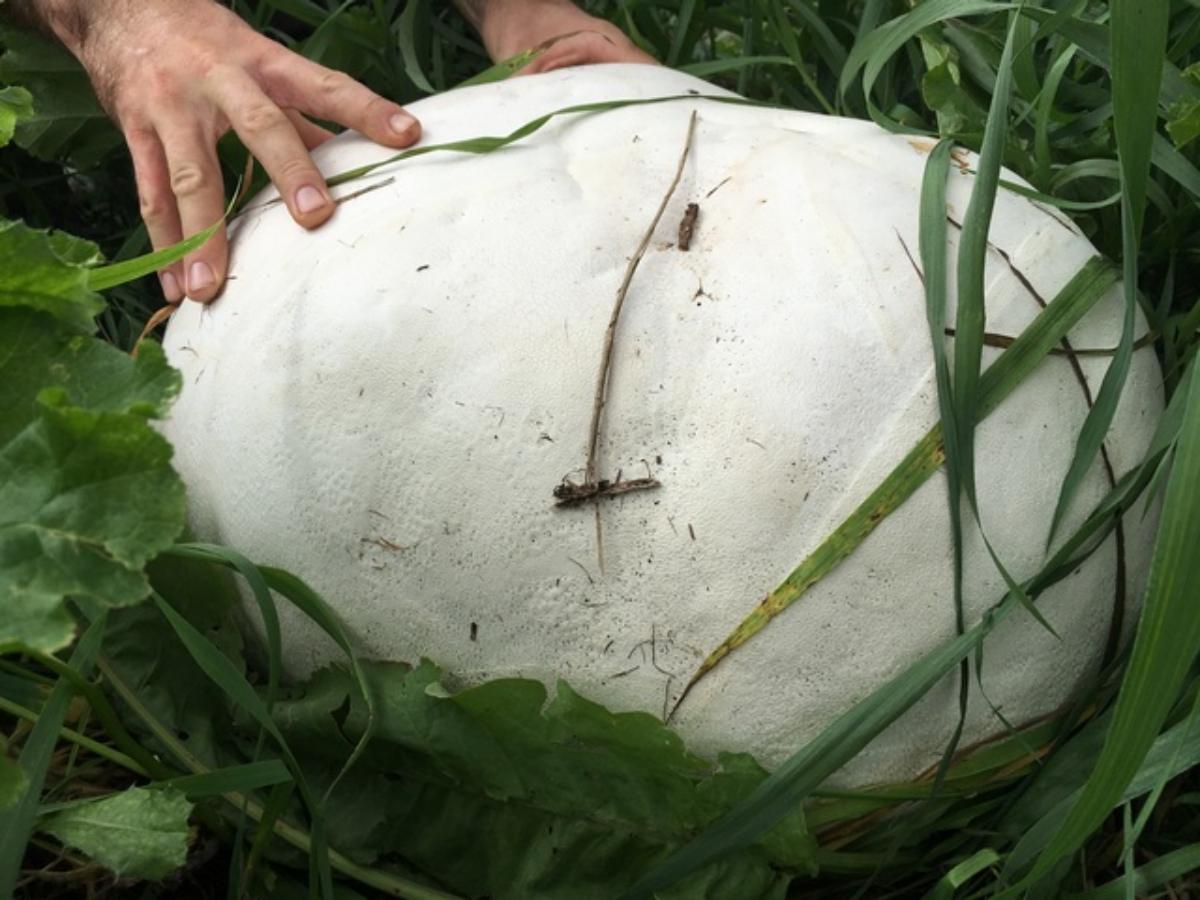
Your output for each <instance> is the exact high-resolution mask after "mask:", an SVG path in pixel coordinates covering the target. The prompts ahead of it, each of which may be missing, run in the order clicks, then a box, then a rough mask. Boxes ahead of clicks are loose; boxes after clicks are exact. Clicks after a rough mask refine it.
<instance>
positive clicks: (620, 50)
mask: <svg viewBox="0 0 1200 900" xmlns="http://www.w3.org/2000/svg"><path fill="white" fill-rule="evenodd" d="M457 5H458V6H459V7H460V9H463V11H464V13H467V14H468V18H471V17H472V16H471V15H470V13H471V12H475V13H476V21H475V25H476V27H477V28H478V30H479V33H480V36H481V37H482V38H483V42H484V45H485V46H486V47H487V50H488V55H489V56H491V57H492V59H493V60H497V61H499V60H503V59H508V58H510V57H512V56H515V55H517V54H518V53H521V52H523V51H526V50H531V49H534V48H536V47H542V46H544V47H545V50H543V51H542V52H541V53H540V54H539V55H538V56H537V58H536V59H534V60H533V61H532V62H531V63H530V64H529V65H527V66H525V67H524V68H523V69H521V70H520V72H518V74H520V75H531V74H534V73H536V72H549V71H552V70H554V69H562V68H565V67H567V66H578V65H585V64H587V63H620V62H625V63H648V64H652V65H653V64H657V62H658V61H657V60H656V59H654V57H652V56H650V55H649V54H648V53H645V52H643V51H642V50H641V49H639V48H638V47H637V45H636V44H634V43H633V41H631V40H630V39H629V37H628V36H627V35H626V34H625V33H624V32H623V31H621V29H620V28H618V27H617V26H615V25H613V24H612V23H611V22H606V21H605V20H604V19H599V18H596V17H595V16H591V15H588V14H587V13H585V12H584V11H583V10H582V9H580V8H579V7H577V6H576V5H575V4H574V3H571V2H570V0H462V2H459V3H458V4H457ZM471 7H474V8H475V9H471Z"/></svg>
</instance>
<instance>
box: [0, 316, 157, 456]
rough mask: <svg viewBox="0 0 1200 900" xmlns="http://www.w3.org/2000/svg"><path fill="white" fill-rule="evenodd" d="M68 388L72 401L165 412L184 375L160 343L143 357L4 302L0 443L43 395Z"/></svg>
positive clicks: (142, 413) (106, 408)
mask: <svg viewBox="0 0 1200 900" xmlns="http://www.w3.org/2000/svg"><path fill="white" fill-rule="evenodd" d="M47 388H57V389H61V390H62V391H64V392H65V394H66V403H67V404H68V405H70V406H74V407H79V408H80V409H85V410H89V411H91V412H97V413H99V412H108V413H122V414H128V415H131V416H136V417H140V418H157V417H160V416H162V415H164V414H165V413H166V411H167V408H168V406H169V405H170V403H171V401H172V400H174V398H175V396H176V395H177V394H178V393H179V388H180V378H179V373H178V372H176V371H175V370H174V369H172V368H171V367H170V366H169V365H167V361H166V357H165V356H164V354H163V352H162V348H161V347H160V346H159V345H158V344H154V343H147V344H146V345H145V346H144V347H143V348H142V352H141V353H139V354H138V356H137V358H136V359H134V358H131V357H130V356H128V355H127V354H125V353H122V352H121V351H119V350H118V349H117V348H116V347H113V346H112V345H111V344H107V343H104V342H103V341H98V340H95V339H94V338H90V337H84V336H82V335H71V334H63V333H62V332H61V331H60V330H59V329H58V328H56V327H55V326H54V323H53V322H52V321H51V320H50V319H49V318H48V317H46V316H44V315H41V314H39V313H36V312H32V311H30V310H24V309H4V308H0V447H2V446H4V445H5V444H7V443H8V442H9V441H10V440H12V439H13V438H14V437H15V436H16V435H17V434H18V433H19V432H21V431H22V430H23V429H25V428H26V427H27V426H28V425H29V424H30V423H31V422H32V421H33V420H34V419H35V418H36V417H37V415H38V409H39V405H38V403H37V397H38V394H39V393H40V392H41V391H43V390H45V389H47Z"/></svg>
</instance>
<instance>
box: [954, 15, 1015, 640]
mask: <svg viewBox="0 0 1200 900" xmlns="http://www.w3.org/2000/svg"><path fill="white" fill-rule="evenodd" d="M1016 21H1017V19H1016V17H1015V16H1014V17H1013V20H1012V22H1011V23H1010V25H1009V30H1008V38H1007V40H1006V41H1005V42H1004V53H1003V55H1002V56H1001V57H1000V65H999V68H998V69H997V72H996V88H995V93H994V95H993V97H992V104H991V107H990V108H989V109H988V117H987V125H986V127H985V129H984V136H983V147H982V149H981V150H980V153H979V162H978V163H977V165H976V173H975V180H974V184H973V186H972V188H971V199H970V201H969V202H968V204H967V213H966V216H965V217H964V219H963V225H962V236H961V237H960V239H959V245H958V266H957V284H958V309H957V315H956V317H955V330H954V423H955V426H956V427H957V429H958V441H957V443H958V450H959V456H958V460H957V464H958V468H959V479H960V481H961V484H962V490H963V493H964V494H965V495H966V497H967V499H968V500H969V501H970V502H971V504H972V506H974V505H975V423H976V421H977V420H978V410H977V407H978V406H979V402H980V401H979V390H980V386H979V382H980V370H981V366H982V364H983V332H984V325H985V322H986V309H985V306H984V268H985V262H986V260H987V252H988V230H989V227H990V225H991V221H992V209H993V208H994V206H995V203H996V191H997V189H998V184H997V182H998V181H999V179H1000V164H1001V162H1002V159H1003V156H1004V141H1005V135H1006V134H1007V131H1008V105H1009V97H1010V95H1011V93H1012V56H1013V34H1014V33H1015V26H1016ZM956 502H957V500H956ZM959 615H960V617H961V610H960V612H959Z"/></svg>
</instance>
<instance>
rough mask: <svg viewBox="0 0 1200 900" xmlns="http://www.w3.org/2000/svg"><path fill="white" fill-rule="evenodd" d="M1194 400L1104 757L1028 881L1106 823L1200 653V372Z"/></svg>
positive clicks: (1194, 376) (1194, 369) (1195, 373)
mask: <svg viewBox="0 0 1200 900" xmlns="http://www.w3.org/2000/svg"><path fill="white" fill-rule="evenodd" d="M1189 379H1190V385H1189V396H1188V404H1187V409H1186V411H1185V413H1184V421H1183V425H1182V427H1181V429H1180V432H1179V438H1178V443H1177V445H1176V450H1175V460H1174V463H1173V465H1172V468H1171V474H1170V477H1169V480H1168V482H1167V488H1166V497H1165V500H1164V503H1163V513H1162V520H1161V524H1160V526H1159V532H1158V537H1157V539H1156V541H1155V546H1154V557H1153V560H1152V562H1151V566H1150V581H1149V584H1148V585H1147V588H1146V600H1145V605H1144V608H1143V611H1142V619H1141V622H1140V623H1139V625H1138V632H1137V636H1136V638H1135V639H1134V645H1133V651H1132V655H1131V657H1130V660H1129V666H1128V668H1127V670H1126V673H1125V677H1124V679H1123V680H1122V682H1121V692H1120V694H1119V695H1118V697H1117V705H1116V709H1115V712H1114V714H1113V722H1112V726H1111V727H1110V728H1109V731H1108V735H1107V738H1106V740H1105V744H1104V749H1103V750H1102V751H1101V754H1100V759H1099V760H1098V761H1097V763H1096V768H1095V769H1094V770H1093V772H1092V774H1091V776H1090V777H1089V778H1088V781H1087V784H1086V785H1085V786H1084V788H1083V791H1082V793H1081V795H1080V796H1079V798H1078V800H1077V801H1076V802H1075V804H1074V805H1073V806H1072V808H1071V810H1070V813H1069V814H1068V816H1067V818H1066V821H1065V822H1063V824H1062V826H1061V828H1060V829H1059V830H1058V832H1057V833H1056V835H1055V837H1054V839H1053V840H1052V841H1051V842H1050V843H1049V845H1048V846H1047V847H1046V848H1045V850H1043V851H1042V854H1041V856H1040V857H1039V858H1038V861H1037V863H1036V864H1035V866H1034V868H1033V871H1032V872H1031V874H1030V876H1029V878H1028V880H1030V881H1032V880H1035V879H1036V878H1038V877H1039V876H1041V875H1044V874H1045V873H1046V872H1048V871H1049V870H1050V868H1051V867H1052V866H1053V865H1054V864H1056V863H1057V862H1058V861H1059V860H1060V859H1062V858H1063V857H1065V856H1066V855H1067V854H1069V853H1072V852H1073V851H1074V850H1075V849H1076V848H1077V847H1078V846H1079V845H1080V844H1081V843H1082V842H1083V841H1084V840H1085V839H1086V838H1087V836H1088V834H1090V833H1091V832H1092V830H1093V829H1094V828H1096V826H1098V825H1099V824H1100V822H1101V821H1103V819H1104V817H1105V816H1106V815H1108V813H1109V811H1110V810H1111V809H1112V808H1113V806H1114V805H1116V803H1117V802H1118V799H1119V798H1120V796H1121V794H1122V792H1123V791H1124V790H1125V789H1126V787H1127V785H1128V784H1129V782H1130V781H1131V779H1132V778H1133V777H1134V775H1135V774H1136V773H1137V771H1138V768H1139V766H1141V764H1142V761H1143V759H1144V758H1145V756H1146V754H1147V752H1148V751H1149V749H1150V747H1151V746H1152V745H1153V744H1154V741H1155V739H1156V737H1157V736H1158V733H1159V729H1160V728H1161V727H1162V724H1163V721H1164V720H1165V718H1166V716H1167V713H1168V712H1169V711H1170V708H1171V706H1172V705H1173V704H1174V703H1175V698H1176V696H1177V692H1178V690H1179V687H1180V686H1181V685H1182V683H1183V679H1184V678H1185V676H1186V675H1187V672H1188V670H1189V668H1190V667H1191V664H1192V661H1193V660H1194V659H1195V658H1196V654H1197V652H1198V651H1200V616H1197V615H1196V612H1195V586H1196V584H1197V583H1200V556H1198V555H1197V554H1196V548H1197V547H1200V516H1197V515H1196V509H1197V506H1198V505H1200V364H1197V363H1196V362H1195V361H1193V363H1192V366H1191V372H1190V375H1189Z"/></svg>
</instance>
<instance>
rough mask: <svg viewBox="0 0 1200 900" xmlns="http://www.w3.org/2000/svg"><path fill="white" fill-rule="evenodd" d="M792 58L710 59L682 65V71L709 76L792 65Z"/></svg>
mask: <svg viewBox="0 0 1200 900" xmlns="http://www.w3.org/2000/svg"><path fill="white" fill-rule="evenodd" d="M791 64H792V60H791V59H790V58H789V57H786V56H735V57H730V58H729V59H708V60H705V61H704V62H697V63H688V64H687V65H686V66H680V67H679V71H680V72H687V74H689V75H695V76H696V77H697V78H708V77H709V76H711V75H720V74H721V73H723V72H736V71H738V70H739V69H746V68H749V67H751V66H790V65H791Z"/></svg>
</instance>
